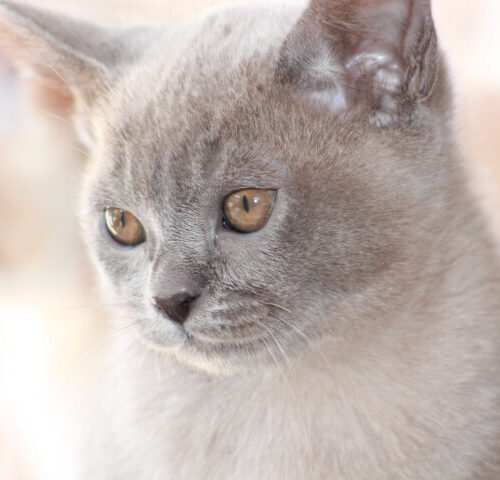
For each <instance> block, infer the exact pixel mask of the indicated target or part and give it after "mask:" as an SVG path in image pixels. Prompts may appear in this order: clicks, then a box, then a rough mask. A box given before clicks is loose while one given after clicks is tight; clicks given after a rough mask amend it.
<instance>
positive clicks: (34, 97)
mask: <svg viewBox="0 0 500 480" xmlns="http://www.w3.org/2000/svg"><path fill="white" fill-rule="evenodd" d="M32 3H34V4H37V5H40V6H47V7H52V8H55V9H58V10H60V11H61V12H65V13H68V14H72V15H76V16H81V17H85V18H89V19H99V20H103V21H110V22H119V23H126V22H129V21H132V22H137V21H144V20H154V21H162V20H171V19H174V18H180V17H183V16H188V15H191V14H193V13H195V12H198V11H200V10H202V9H203V8H204V7H207V6H210V5H214V4H217V3H221V2H219V1H216V0H183V1H179V0H162V1H160V0H142V1H139V0H43V1H41V0H39V1H38V2H32ZM433 4H434V12H435V18H436V23H437V26H438V32H439V35H440V38H441V41H442V44H443V46H444V48H445V50H446V51H447V52H448V56H449V61H450V64H451V67H452V71H453V72H454V77H455V85H456V93H457V102H456V103H457V114H458V116H457V126H458V129H459V131H460V138H461V140H462V143H463V151H464V153H465V156H466V158H467V159H468V166H469V168H470V176H471V180H473V181H474V184H475V185H476V186H477V191H478V195H479V196H480V197H481V198H482V200H483V203H484V205H485V207H486V209H487V210H488V212H489V215H490V218H491V226H492V229H493V230H494V231H495V232H500V159H498V156H499V154H500V49H499V47H500V1H499V0H474V1H457V0H433ZM50 103H51V102H50V101H48V100H46V101H44V102H41V101H40V95H39V92H35V90H34V88H33V86H32V85H31V83H30V81H29V79H19V78H17V77H16V75H15V72H13V71H11V70H9V68H8V67H7V66H6V64H5V62H4V61H2V59H1V54H0V479H2V480H4V479H5V480H11V479H16V480H17V479H30V480H32V479H36V480H59V479H61V480H62V479H68V478H71V455H72V449H71V438H72V435H73V431H72V428H73V427H71V425H72V423H71V422H70V420H69V419H70V418H71V416H72V414H73V410H74V409H73V400H74V398H75V394H76V393H77V392H81V391H82V390H85V388H86V387H85V385H86V381H87V380H88V379H89V378H92V365H93V363H92V358H93V356H94V355H95V352H96V349H98V345H99V342H100V341H102V335H101V329H100V320H101V319H102V317H103V316H104V315H105V308H104V306H103V304H102V301H101V300H100V299H99V298H98V296H97V295H96V294H95V292H94V290H95V289H94V287H93V286H94V281H93V274H92V270H91V268H90V267H89V265H88V263H87V260H86V255H85V251H84V248H83V247H82V245H81V241H80V239H79V236H78V226H77V222H76V216H75V214H74V212H75V203H76V199H77V191H78V182H79V177H80V167H81V165H82V164H83V162H84V154H83V152H81V147H80V146H79V145H78V143H76V142H75V141H74V138H73V135H72V133H71V126H70V125H69V124H68V123H67V122H66V121H65V120H64V119H58V118H56V117H54V116H53V112H54V108H53V107H54V105H53V104H52V105H50Z"/></svg>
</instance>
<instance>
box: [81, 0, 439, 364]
mask: <svg viewBox="0 0 500 480" xmlns="http://www.w3.org/2000/svg"><path fill="white" fill-rule="evenodd" d="M318 3H319V2H318ZM325 3H328V2H325ZM335 3H336V2H331V4H332V5H334V4H335ZM404 3H405V2H402V4H404ZM311 8H313V11H314V9H317V8H318V4H317V3H314V2H313V5H312V7H311ZM338 8H341V9H344V10H345V9H346V8H347V7H345V6H343V7H338ZM352 8H353V9H355V8H358V7H354V6H353V7H352ZM359 8H361V7H359ZM400 10H401V9H399V10H398V12H397V16H401V11H400ZM265 13H266V10H263V11H260V10H256V9H250V10H248V11H246V10H245V9H244V8H242V10H238V9H234V10H233V9H231V10H228V11H222V13H215V14H212V15H209V16H207V17H205V18H204V19H203V20H199V21H197V22H195V23H194V24H193V25H192V26H189V27H185V31H181V30H179V31H176V32H174V33H173V34H172V33H167V34H165V35H164V37H160V38H159V39H158V41H157V45H156V46H154V47H152V49H151V50H150V52H149V53H148V54H147V55H145V56H144V58H143V59H142V60H141V61H140V62H136V61H133V62H132V61H131V62H130V63H129V64H128V67H127V70H126V73H123V72H122V74H121V76H120V81H119V82H118V83H117V84H116V85H114V86H113V88H111V89H110V93H107V94H106V95H105V100H104V101H100V102H99V103H98V107H96V108H95V112H97V113H95V112H94V137H95V149H94V155H93V156H94V158H93V161H92V163H91V165H90V167H89V173H88V176H87V180H86V183H85V191H84V208H83V211H84V213H83V215H82V218H83V223H84V226H85V234H86V238H87V240H88V243H89V245H90V249H91V253H92V256H93V258H94V259H95V262H96V265H97V266H98V269H99V271H100V273H101V275H102V277H103V279H104V280H105V284H106V286H107V288H108V293H109V294H110V295H111V296H112V297H113V301H114V302H115V303H118V304H120V305H122V306H123V308H122V310H121V315H122V317H123V323H124V324H133V325H134V326H135V327H136V328H137V329H138V330H139V331H140V334H141V336H142V337H143V338H144V339H146V340H147V342H148V343H150V344H153V345H155V346H156V347H158V348H160V349H163V350H165V351H168V352H174V353H175V354H176V355H177V357H178V358H179V359H180V360H181V361H184V362H187V363H189V364H191V365H194V366H196V367H198V368H202V369H205V370H208V371H212V372H219V373H234V372H239V371H244V370H248V369H254V368H261V367H262V366H264V365H267V364H269V363H270V362H276V363H284V362H287V361H288V360H289V359H290V358H293V357H294V356H296V355H298V354H300V352H302V351H303V350H304V349H306V348H311V346H312V347H314V345H316V343H317V342H319V341H321V339H322V338H325V337H328V338H336V339H337V340H338V341H339V345H340V347H339V348H341V344H342V342H347V338H348V337H349V336H355V335H356V331H357V328H359V327H360V325H359V323H357V322H361V318H364V319H365V320H366V319H367V318H369V319H370V320H372V318H370V315H374V316H375V315H376V313H375V312H377V311H379V312H381V311H383V309H384V304H385V302H387V301H388V299H389V298H395V297H397V295H398V292H399V289H400V288H402V286H403V285H405V284H407V283H408V281H409V278H410V277H411V273H412V271H413V270H412V269H413V268H414V265H415V259H416V258H418V255H419V254H420V252H421V247H422V246H421V245H419V244H418V242H417V243H415V242H416V239H417V238H418V236H419V229H420V228H421V227H419V226H418V225H419V222H421V220H422V219H423V218H424V217H426V216H427V220H426V221H428V222H429V224H432V221H433V216H432V213H430V214H429V213H428V210H427V208H425V207H426V202H428V198H429V195H432V190H433V189H435V188H438V187H439V186H440V185H439V175H438V174H439V169H440V168H441V167H439V166H436V167H432V171H433V172H434V173H435V174H436V175H437V176H438V178H437V179H431V180H430V181H429V182H428V184H427V185H426V184H425V182H424V181H423V179H424V178H425V177H426V176H427V175H428V172H429V166H430V165H431V164H433V163H434V159H435V158H436V157H437V156H438V155H439V149H440V141H439V138H440V136H442V133H440V131H439V130H440V127H439V121H438V119H437V118H435V115H433V114H432V108H431V107H432V106H427V107H425V108H424V107H422V108H420V107H419V108H413V107H414V105H409V104H410V103H411V102H413V101H416V100H415V99H414V98H410V94H409V93H408V94H407V97H408V98H406V97H404V96H403V95H401V94H400V92H399V91H398V95H399V96H398V95H395V94H394V91H393V90H392V89H393V88H394V87H392V86H390V85H389V87H387V83H388V82H387V78H389V77H390V75H392V77H390V78H392V79H393V80H394V77H395V76H397V74H400V75H401V78H400V79H399V80H394V81H395V82H396V83H397V82H398V81H399V82H400V83H402V82H403V81H404V80H405V79H403V73H402V72H403V68H401V71H400V70H398V68H397V66H395V61H394V59H392V60H393V63H392V64H390V65H389V66H387V58H384V62H386V63H383V64H381V65H379V66H378V67H377V70H376V72H375V78H377V75H378V76H379V77H383V80H384V81H383V82H382V83H381V84H377V83H376V81H375V80H373V79H372V80H371V82H370V84H369V87H370V93H369V94H368V93H366V91H364V90H363V92H364V93H363V94H362V95H359V96H354V95H353V94H352V92H351V91H350V90H349V88H348V86H347V85H346V88H345V89H344V88H341V87H340V86H339V85H341V84H339V83H336V82H337V81H338V78H337V77H336V78H332V79H330V78H329V75H330V74H331V75H334V76H335V75H337V73H338V72H339V71H340V70H341V69H342V68H344V66H343V63H342V61H341V60H342V59H340V58H339V59H335V58H330V57H331V55H330V54H329V55H330V56H327V57H328V62H330V64H329V66H328V68H326V65H325V62H326V60H325V58H326V57H325V52H324V51H322V50H321V49H322V48H325V46H324V45H323V44H322V42H321V41H320V40H318V42H319V43H318V45H309V47H308V48H311V49H312V50H311V51H312V52H314V53H310V52H309V53H307V56H308V62H305V65H304V62H301V61H299V60H300V58H301V56H304V55H306V53H304V52H305V48H306V46H305V45H304V42H300V41H299V40H300V38H302V37H303V36H304V32H303V30H304V28H305V27H304V24H306V26H307V23H306V22H304V20H301V22H299V24H298V26H297V27H295V28H293V24H294V21H295V18H296V17H297V12H295V11H289V10H287V9H283V10H282V11H281V10H278V11H275V10H273V9H271V10H269V11H267V15H265ZM344 13H345V12H344ZM309 17H311V18H314V16H313V15H311V14H310V12H309ZM303 18H308V16H307V15H306V16H305V17H303ZM279 19H281V20H279ZM279 21H281V24H280V23H276V22H279ZM382 24H383V25H385V23H384V22H382ZM276 25H279V28H274V32H275V33H273V34H271V33H270V32H271V31H272V29H273V27H276ZM310 28H315V29H316V28H317V26H315V22H312V21H311V27H310ZM252 31H253V32H254V40H253V41H252V42H248V41H247V40H248V35H252V33H251V32H252ZM288 32H291V33H290V34H288ZM297 38H298V39H299V40H297ZM172 39H175V42H174V44H175V48H172V50H171V51H169V50H168V48H166V46H167V45H169V44H172V43H171V42H172ZM285 39H286V42H285ZM169 42H170V43H169ZM284 42H285V43H284ZM306 43H307V42H306ZM311 43H313V42H311ZM295 44H298V45H299V47H300V48H299V47H296V46H294V45H295ZM373 45H375V46H376V47H377V48H378V49H379V50H383V51H384V52H385V53H384V54H385V55H386V57H387V56H389V54H388V53H387V52H388V51H390V48H389V47H388V46H387V45H386V44H385V43H384V44H383V45H382V46H380V45H377V44H376V43H374V42H372V43H370V45H369V46H370V48H371V49H372V50H373V49H374V47H373ZM370 48H368V54H367V55H368V58H369V60H368V61H369V62H373V61H375V60H373V59H372V56H373V52H372V51H371V50H370ZM377 48H375V50H377ZM290 52H292V53H290ZM394 55H395V54H394ZM358 56H359V55H358ZM377 58H380V55H379V57H377ZM350 61H351V62H352V61H353V60H350ZM356 61H357V62H358V63H359V62H360V60H359V58H358V60H356ZM364 61H366V60H364ZM389 63H390V62H389ZM369 65H372V63H369ZM348 68H349V69H351V70H352V71H353V72H354V73H352V75H353V79H352V82H353V84H352V85H351V87H352V86H354V85H355V84H356V82H357V81H365V82H366V78H362V79H360V78H358V77H357V76H356V75H357V73H356V68H359V67H353V66H352V64H351V66H350V67H348ZM363 68H366V66H365V67H363ZM311 70H313V72H312V73H311ZM332 72H333V73H332ZM365 74H366V72H365V71H364V70H363V75H365ZM309 77H313V78H312V79H310V78H309ZM410 80H412V79H410ZM308 82H309V83H308ZM381 85H382V86H381ZM386 87H387V88H386ZM405 88H407V89H409V88H410V87H409V84H408V85H406V87H405ZM418 88H420V89H424V88H426V87H425V85H424V83H423V80H422V81H421V83H420V84H419V85H418ZM360 91H361V90H360ZM424 93H425V95H428V92H424ZM424 93H422V95H421V96H422V97H423V96H424ZM410 110H411V112H410V113H408V112H409V111H410ZM410 117H411V121H410ZM96 118H97V119H98V120H96ZM403 118H404V120H403ZM97 124H98V125H99V126H98V128H96V127H95V125H97ZM248 189H251V191H255V192H257V194H258V195H260V194H263V195H267V194H268V193H269V192H271V195H270V196H268V197H266V198H267V199H268V200H269V199H271V200H269V208H268V209H267V210H266V211H265V212H264V214H263V216H264V217H265V218H263V219H262V222H261V224H259V228H256V229H255V231H250V232H242V231H238V229H237V228H234V225H233V226H231V225H228V223H229V222H228V220H227V211H226V212H225V208H226V207H227V202H226V199H228V197H229V196H230V195H231V194H233V193H235V192H240V191H243V190H248ZM427 206H428V204H427ZM240 207H241V205H240ZM253 207H254V206H253V205H252V208H253ZM109 208H116V209H118V212H121V211H123V212H129V213H127V214H126V215H127V217H123V218H122V227H126V226H127V225H125V224H126V222H127V221H128V222H129V226H130V222H135V223H133V226H135V227H136V228H137V229H141V228H142V229H143V235H142V236H140V241H137V242H135V243H137V244H136V245H123V244H121V243H119V242H117V241H116V239H114V238H113V237H112V235H111V234H110V231H109V228H110V225H109V218H107V216H106V213H105V212H106V209H109ZM246 208H247V209H248V208H250V207H248V205H247V207H246ZM257 213H258V212H257ZM225 217H226V218H225ZM136 220H137V221H138V222H136ZM130 228H132V227H130ZM138 238H139V237H138ZM179 295H181V297H179ZM182 295H184V296H182ZM178 297H179V298H182V299H183V300H182V301H180V300H179V301H178V302H177V303H176V302H175V301H173V300H172V299H175V298H178ZM164 303H167V304H168V307H167V308H162V306H163V305H164ZM172 305H173V306H172ZM176 312H177V313H176ZM179 312H181V313H179ZM178 313H179V314H178ZM373 321H375V322H376V318H375V317H374V318H373Z"/></svg>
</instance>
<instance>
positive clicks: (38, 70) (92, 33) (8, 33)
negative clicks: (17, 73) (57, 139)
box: [0, 0, 122, 143]
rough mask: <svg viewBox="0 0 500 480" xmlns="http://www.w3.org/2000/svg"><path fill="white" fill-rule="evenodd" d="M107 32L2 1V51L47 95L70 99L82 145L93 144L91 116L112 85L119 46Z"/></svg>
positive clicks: (117, 61) (81, 22)
mask: <svg viewBox="0 0 500 480" xmlns="http://www.w3.org/2000/svg"><path fill="white" fill-rule="evenodd" d="M115 37H116V34H114V31H113V30H112V29H110V28H107V27H103V26H98V25H94V24H91V23H88V22H83V21H79V20H75V19H72V18H69V17H66V16H63V15H60V14H56V13H53V12H49V11H47V10H44V9H39V8H36V7H32V6H28V5H25V4H21V3H14V2H10V1H6V0H0V49H1V50H2V51H5V53H6V54H7V56H8V57H9V58H11V59H12V60H13V61H14V62H15V63H20V64H21V65H22V66H25V67H28V68H30V69H31V70H32V71H33V72H34V73H35V74H36V75H37V76H39V77H41V79H42V81H43V82H47V83H48V84H49V86H50V88H51V89H60V90H61V93H62V94H64V95H66V96H67V94H68V93H70V95H71V96H72V98H73V99H74V102H73V105H74V106H73V110H74V113H75V117H76V119H77V120H78V123H77V126H78V127H79V130H80V133H81V134H82V139H83V140H87V141H88V142H89V143H91V141H92V140H91V137H92V132H91V128H90V125H89V123H90V116H91V112H92V110H93V109H94V107H95V105H96V104H97V103H98V102H99V100H100V99H101V98H103V97H104V96H105V95H106V92H107V91H108V90H109V87H110V86H111V85H112V83H113V79H114V71H115V69H116V67H117V65H118V64H119V63H120V61H121V49H122V45H121V44H120V42H119V41H117V39H116V38H115Z"/></svg>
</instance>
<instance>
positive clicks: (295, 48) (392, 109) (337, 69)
mask: <svg viewBox="0 0 500 480" xmlns="http://www.w3.org/2000/svg"><path fill="white" fill-rule="evenodd" d="M438 63H439V53H438V47H437V38H436V32H435V29H434V23H433V20H432V14H431V6H430V0H312V1H311V3H310V4H309V6H308V7H307V8H306V10H305V12H304V13H303V15H302V17H301V18H300V19H299V21H298V23H297V24H296V25H295V27H294V28H293V29H292V31H291V33H290V34H289V35H288V37H287V39H286V41H285V43H284V45H283V47H282V50H281V55H280V60H279V64H278V76H279V78H280V80H281V81H283V82H286V83H290V84H292V85H293V86H295V88H297V89H299V91H300V92H301V93H303V94H304V95H305V96H307V97H308V98H310V99H312V100H314V101H317V102H321V103H323V104H326V105H328V106H329V107H330V108H331V109H332V110H333V111H339V110H344V109H346V108H349V107H351V106H352V105H355V104H356V103H360V102H362V101H363V102H365V104H366V103H368V105H369V106H370V108H372V109H373V117H372V118H373V119H374V120H375V121H376V122H377V123H387V122H390V121H392V120H394V119H401V118H408V116H411V113H412V111H413V109H414V108H415V105H416V103H417V102H419V101H424V100H425V99H426V98H428V97H429V96H430V95H431V92H432V89H433V85H434V83H435V81H436V76H437V70H438Z"/></svg>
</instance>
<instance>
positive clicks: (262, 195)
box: [223, 188, 277, 233]
mask: <svg viewBox="0 0 500 480" xmlns="http://www.w3.org/2000/svg"><path fill="white" fill-rule="evenodd" d="M276 194H277V192H276V190H265V189H260V188H247V189H245V190H239V191H237V192H233V193H231V194H230V195H228V196H227V197H226V199H225V200H224V205H223V214H224V224H225V226H226V227H227V228H230V229H231V230H235V231H237V232H240V233H251V232H256V231H257V230H260V229H261V228H262V227H263V226H264V225H265V224H266V223H267V221H268V220H269V217H270V216H271V212H272V211H273V207H274V202H275V200H276Z"/></svg>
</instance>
